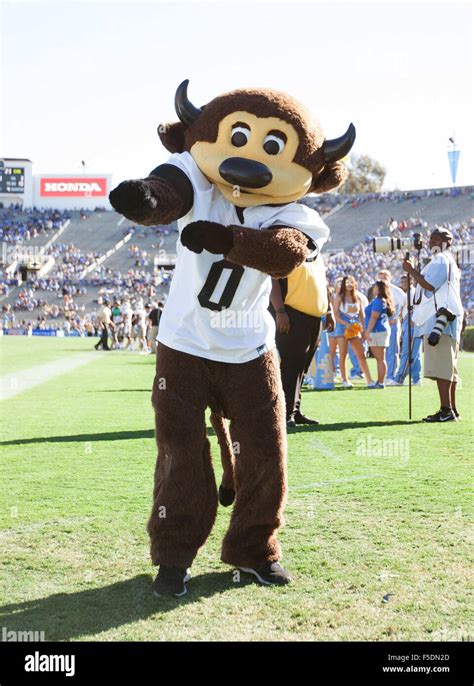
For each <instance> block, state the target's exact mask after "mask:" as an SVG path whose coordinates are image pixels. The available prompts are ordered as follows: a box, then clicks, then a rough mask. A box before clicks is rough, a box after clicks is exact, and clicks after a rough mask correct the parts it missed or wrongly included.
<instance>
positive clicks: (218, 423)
mask: <svg viewBox="0 0 474 686" xmlns="http://www.w3.org/2000/svg"><path fill="white" fill-rule="evenodd" d="M210 419H211V426H212V428H213V429H214V431H215V434H216V437H217V442H218V443H219V449H220V455H221V464H222V478H221V488H224V489H225V490H226V491H235V485H234V467H235V455H234V450H233V446H232V438H231V435H230V432H229V427H228V425H227V421H226V419H225V417H223V416H222V414H220V413H219V412H211V417H210Z"/></svg>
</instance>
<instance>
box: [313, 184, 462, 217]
mask: <svg viewBox="0 0 474 686" xmlns="http://www.w3.org/2000/svg"><path fill="white" fill-rule="evenodd" d="M466 195H467V196H470V197H472V198H474V186H462V187H460V188H434V189H425V190H418V191H380V192H377V193H360V194H357V195H353V194H351V195H348V194H344V193H323V194H321V195H310V196H306V197H305V198H303V200H301V201H300V202H303V203H304V204H306V205H309V207H313V208H314V209H316V210H318V212H319V213H320V214H322V215H324V214H326V213H328V212H330V211H331V210H333V209H334V208H336V207H338V206H341V207H342V206H343V205H346V204H350V205H351V207H354V208H355V207H359V205H362V204H364V203H396V204H399V203H404V202H411V203H412V204H416V203H417V202H418V201H420V200H423V199H425V198H434V197H444V198H456V197H459V196H466Z"/></svg>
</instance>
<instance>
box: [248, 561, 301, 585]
mask: <svg viewBox="0 0 474 686" xmlns="http://www.w3.org/2000/svg"><path fill="white" fill-rule="evenodd" d="M239 569H240V571H241V572H247V574H253V575H254V576H255V577H256V578H257V581H258V583H259V584H262V585H263V586H286V584H289V583H290V581H292V578H291V576H290V573H289V572H287V571H286V569H283V567H282V566H281V564H280V563H279V562H267V563H266V564H264V565H262V566H261V567H255V568H254V569H252V568H250V567H239Z"/></svg>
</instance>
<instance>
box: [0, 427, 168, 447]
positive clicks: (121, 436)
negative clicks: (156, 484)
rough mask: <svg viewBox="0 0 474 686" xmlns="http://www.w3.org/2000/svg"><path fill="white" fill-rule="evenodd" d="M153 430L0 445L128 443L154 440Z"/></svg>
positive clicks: (52, 438) (3, 442)
mask: <svg viewBox="0 0 474 686" xmlns="http://www.w3.org/2000/svg"><path fill="white" fill-rule="evenodd" d="M154 437H155V432H154V430H153V429H140V430H139V431H110V432H108V433H98V434H73V435H71V436H42V437H36V438H19V439H18V440H12V441H1V442H0V445H31V444H33V443H76V442H77V443H83V442H84V441H88V442H90V443H94V442H95V441H128V440H135V439H140V438H154Z"/></svg>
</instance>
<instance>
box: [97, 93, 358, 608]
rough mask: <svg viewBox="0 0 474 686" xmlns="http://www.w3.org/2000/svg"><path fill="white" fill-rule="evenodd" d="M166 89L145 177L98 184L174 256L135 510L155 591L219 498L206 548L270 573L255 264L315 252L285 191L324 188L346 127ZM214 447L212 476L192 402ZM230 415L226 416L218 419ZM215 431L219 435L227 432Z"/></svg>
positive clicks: (276, 267)
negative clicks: (196, 99) (223, 522)
mask: <svg viewBox="0 0 474 686" xmlns="http://www.w3.org/2000/svg"><path fill="white" fill-rule="evenodd" d="M187 86H188V81H184V82H183V83H182V84H181V85H180V86H179V88H178V90H177V92H176V96H175V107H176V113H177V115H178V118H179V121H178V122H176V123H172V124H167V125H161V126H160V127H159V128H158V133H159V136H160V138H161V141H162V143H163V145H164V146H165V148H166V149H167V150H168V151H169V152H170V153H172V154H171V156H170V158H169V159H168V161H167V163H166V164H162V165H160V166H158V167H157V168H156V169H154V170H153V171H152V172H151V173H150V175H149V176H148V177H147V178H144V179H139V180H132V181H124V182H122V183H121V184H120V185H119V186H118V187H117V188H115V190H113V191H112V192H111V194H110V202H111V203H112V205H113V207H114V208H115V209H116V210H117V211H118V212H120V213H121V214H123V215H124V216H125V217H127V218H128V219H130V220H132V221H133V222H136V223H139V224H144V225H154V224H169V223H170V222H173V221H177V223H178V229H179V239H178V244H177V261H176V268H175V273H174V276H173V280H172V283H171V287H170V292H169V297H168V300H167V302H166V306H165V308H164V312H163V315H162V317H161V321H160V327H159V333H158V349H157V359H156V376H155V380H154V385H153V394H152V402H153V407H154V409H155V417H156V440H157V445H158V459H157V463H156V470H155V485H154V492H153V509H152V513H151V516H150V520H149V523H148V533H149V535H150V541H151V557H152V561H153V564H155V565H159V571H158V575H157V577H156V579H155V582H154V591H155V593H156V594H157V595H174V596H181V595H184V594H185V593H186V582H187V581H188V580H189V578H190V572H189V569H188V568H189V567H190V566H191V564H192V561H193V559H194V558H195V556H196V554H197V552H198V550H199V548H200V547H201V546H202V545H203V544H204V543H205V541H206V539H207V537H208V536H209V534H210V532H211V529H212V526H213V524H214V520H215V517H216V512H217V504H218V499H220V501H221V503H222V504H224V505H228V504H230V503H231V502H232V501H233V500H234V495H235V503H234V507H233V512H232V517H231V521H230V526H229V529H228V531H227V533H226V535H225V538H224V541H223V544H222V554H221V559H222V561H223V562H225V563H227V564H229V565H232V566H234V567H237V568H238V569H240V570H242V571H244V572H249V573H252V574H253V575H254V576H255V577H256V579H257V580H258V581H259V582H260V583H262V584H276V585H283V584H286V583H288V582H289V581H290V579H291V577H290V575H289V573H288V572H287V571H286V570H285V569H284V568H283V567H282V566H281V565H280V563H279V560H280V559H281V548H280V544H279V541H278V538H277V532H278V529H279V528H280V527H281V526H282V525H283V510H284V506H285V501H286V490H287V477H286V422H285V406H284V402H285V401H284V396H283V391H282V386H281V380H280V370H279V362H278V357H277V354H276V350H275V341H274V336H275V325H274V321H273V318H272V316H271V315H270V313H269V311H268V305H269V295H270V291H271V279H270V277H275V278H282V277H285V276H287V275H288V274H289V273H290V272H291V271H292V270H293V269H295V268H296V267H298V266H299V265H301V264H302V263H303V262H304V261H305V260H307V259H314V258H315V256H317V254H318V253H319V251H320V250H321V247H322V246H323V244H324V243H325V242H326V240H327V239H328V236H329V229H328V227H327V226H326V225H325V224H324V222H323V221H322V220H321V218H320V217H319V215H318V213H317V212H316V211H314V210H312V209H310V208H309V207H307V206H305V205H303V204H298V203H297V202H296V201H297V200H298V199H300V198H302V197H303V196H305V195H306V194H307V193H320V192H324V191H329V190H331V189H332V188H336V187H337V186H339V185H340V184H341V183H342V182H343V181H344V179H345V177H346V170H345V167H344V164H343V163H342V162H341V161H340V160H341V159H342V158H343V157H344V156H345V155H347V153H348V152H349V150H350V149H351V147H352V145H353V143H354V139H355V129H354V126H353V125H352V124H351V125H350V126H349V128H348V130H347V132H346V133H345V134H344V135H343V136H341V137H340V138H336V139H332V140H326V139H325V138H324V134H323V131H322V129H321V127H320V125H319V124H318V123H317V122H315V121H313V119H312V118H311V116H310V114H309V113H308V111H307V110H306V109H305V108H304V107H303V106H302V105H301V104H299V103H298V102H296V101H295V100H294V99H293V98H291V97H290V96H288V95H286V94H284V93H280V92H278V91H274V90H270V89H263V88H258V89H257V88H248V89H242V90H235V91H232V92H230V93H226V94H224V95H220V96H218V97H216V98H215V99H214V100H212V101H211V102H209V103H208V104H207V105H205V106H204V107H196V106H194V105H193V104H192V103H191V101H190V100H189V99H188V95H187ZM208 407H209V408H210V409H211V413H212V414H211V422H212V424H213V426H214V429H215V431H216V433H217V436H218V439H219V444H220V447H221V451H222V452H223V453H224V454H225V455H226V460H225V461H224V463H225V464H227V468H226V469H225V470H224V477H223V482H222V485H221V487H220V489H219V494H218V490H217V487H216V482H215V477H214V472H213V467H212V460H211V453H210V444H209V441H208V439H207V434H206V424H205V411H206V408H208ZM224 418H227V419H229V420H230V424H229V427H227V424H226V422H225V420H224ZM229 432H230V433H229Z"/></svg>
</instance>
